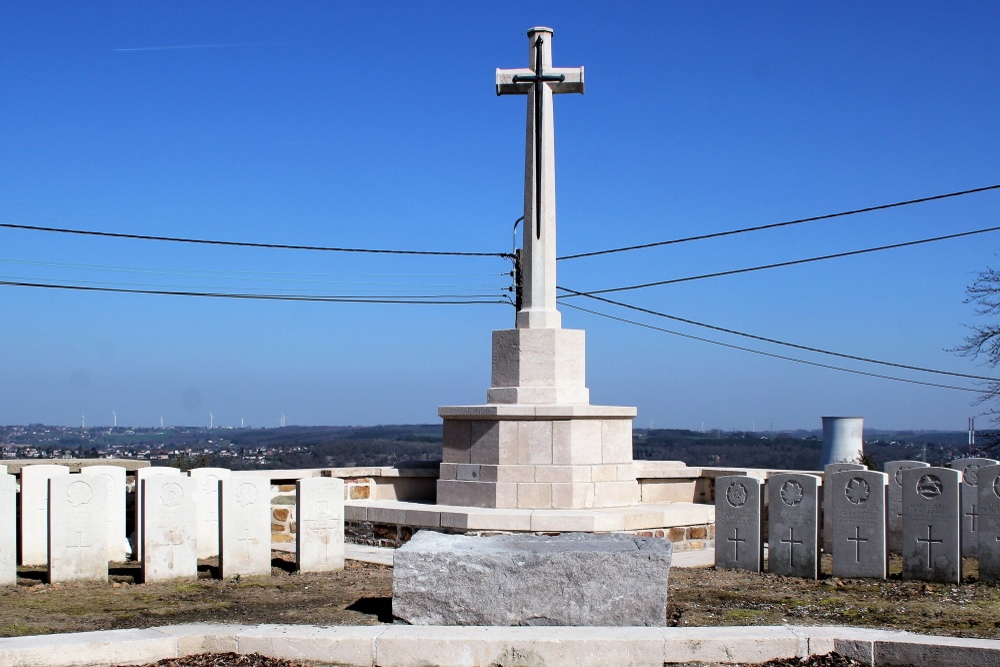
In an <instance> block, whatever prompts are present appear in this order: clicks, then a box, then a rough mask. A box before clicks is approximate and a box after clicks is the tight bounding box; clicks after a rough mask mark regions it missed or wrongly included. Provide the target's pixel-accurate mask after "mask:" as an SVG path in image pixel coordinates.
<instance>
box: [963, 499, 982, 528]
mask: <svg viewBox="0 0 1000 667" xmlns="http://www.w3.org/2000/svg"><path fill="white" fill-rule="evenodd" d="M965 516H967V517H969V521H970V523H971V524H972V526H971V528H970V530H971V531H972V532H973V533H974V532H976V519H977V518H978V517H979V512H977V511H976V506H975V505H973V506H972V509H971V510H970V511H968V512H966V513H965Z"/></svg>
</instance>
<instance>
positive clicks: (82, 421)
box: [80, 415, 87, 431]
mask: <svg viewBox="0 0 1000 667" xmlns="http://www.w3.org/2000/svg"><path fill="white" fill-rule="evenodd" d="M80 430H81V431H86V430H87V415H80Z"/></svg>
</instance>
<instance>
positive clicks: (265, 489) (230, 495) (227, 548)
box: [219, 476, 271, 579]
mask: <svg viewBox="0 0 1000 667" xmlns="http://www.w3.org/2000/svg"><path fill="white" fill-rule="evenodd" d="M219 484H220V491H219V492H220V493H221V494H222V504H221V507H222V516H221V521H222V523H221V537H220V545H219V547H220V548H219V569H220V571H221V572H222V577H223V578H224V579H228V578H229V577H232V576H235V575H237V574H241V575H255V574H260V575H269V574H271V500H270V496H271V483H270V480H268V479H267V478H266V477H250V476H246V477H231V478H229V479H223V480H221V481H220V482H219Z"/></svg>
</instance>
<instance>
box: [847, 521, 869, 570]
mask: <svg viewBox="0 0 1000 667" xmlns="http://www.w3.org/2000/svg"><path fill="white" fill-rule="evenodd" d="M847 539H848V541H850V542H854V562H855V563H860V562H861V543H862V542H867V541H868V538H867V537H861V528H860V526H855V527H854V535H853V536H851V535H848V536H847Z"/></svg>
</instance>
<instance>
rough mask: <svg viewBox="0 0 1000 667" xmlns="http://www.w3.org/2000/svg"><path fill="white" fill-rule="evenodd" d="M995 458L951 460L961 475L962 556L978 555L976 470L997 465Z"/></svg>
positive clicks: (973, 556)
mask: <svg viewBox="0 0 1000 667" xmlns="http://www.w3.org/2000/svg"><path fill="white" fill-rule="evenodd" d="M998 463H1000V461H997V460H995V459H982V458H970V459H956V460H954V461H952V462H951V468H952V470H957V471H958V472H959V473H961V475H962V484H961V489H962V491H961V502H962V505H961V515H962V556H964V557H965V558H975V557H976V556H978V555H979V537H978V535H977V531H978V529H979V511H978V509H977V506H978V503H979V501H978V483H977V480H978V477H979V476H978V471H979V469H980V468H982V467H983V466H992V465H997V464H998Z"/></svg>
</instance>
